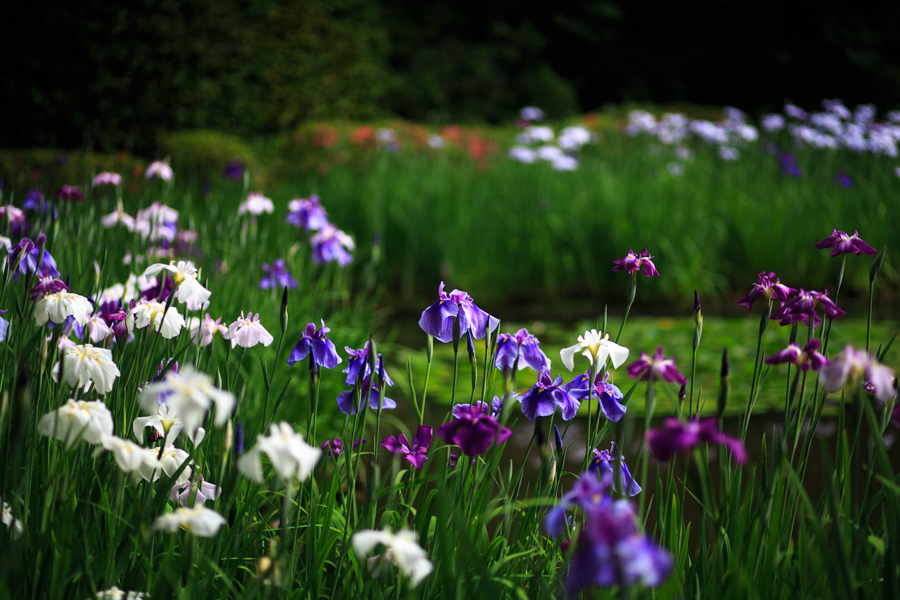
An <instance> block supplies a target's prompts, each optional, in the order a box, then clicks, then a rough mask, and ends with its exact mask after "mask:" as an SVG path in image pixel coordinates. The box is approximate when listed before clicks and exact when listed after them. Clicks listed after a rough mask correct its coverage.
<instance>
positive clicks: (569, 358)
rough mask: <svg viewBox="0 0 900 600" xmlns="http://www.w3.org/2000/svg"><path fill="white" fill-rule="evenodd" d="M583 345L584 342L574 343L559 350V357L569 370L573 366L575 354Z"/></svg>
mask: <svg viewBox="0 0 900 600" xmlns="http://www.w3.org/2000/svg"><path fill="white" fill-rule="evenodd" d="M584 347H585V346H584V344H575V345H574V346H569V347H568V348H563V349H562V350H560V351H559V357H560V358H561V359H562V362H563V364H564V365H565V366H566V368H567V369H568V370H569V371H571V370H572V369H574V368H575V355H576V354H577V353H578V352H580V351H581V350H583V349H584Z"/></svg>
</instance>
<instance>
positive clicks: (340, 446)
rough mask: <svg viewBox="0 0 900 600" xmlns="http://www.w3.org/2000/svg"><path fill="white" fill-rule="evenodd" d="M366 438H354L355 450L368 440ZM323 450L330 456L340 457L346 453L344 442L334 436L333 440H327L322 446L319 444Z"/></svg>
mask: <svg viewBox="0 0 900 600" xmlns="http://www.w3.org/2000/svg"><path fill="white" fill-rule="evenodd" d="M368 441H369V440H367V439H366V438H363V439H361V440H353V450H356V449H357V448H359V446H360V445H361V444H365V443H366V442H368ZM319 447H320V448H321V449H322V450H323V451H325V452H326V453H327V454H328V456H329V457H331V458H338V457H340V456H343V455H344V442H343V441H342V440H341V438H334V439H333V440H325V442H323V443H322V445H321V446H319Z"/></svg>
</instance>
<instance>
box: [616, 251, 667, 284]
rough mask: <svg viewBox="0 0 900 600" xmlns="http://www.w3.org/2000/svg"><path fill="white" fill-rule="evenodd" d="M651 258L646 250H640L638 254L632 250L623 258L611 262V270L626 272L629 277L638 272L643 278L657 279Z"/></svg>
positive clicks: (656, 272) (657, 273) (657, 272)
mask: <svg viewBox="0 0 900 600" xmlns="http://www.w3.org/2000/svg"><path fill="white" fill-rule="evenodd" d="M653 258H654V257H653V256H651V255H650V252H648V251H647V249H646V248H644V249H643V250H641V252H640V254H635V253H634V250H631V249H629V250H628V254H626V255H625V257H624V258H620V259H618V260H614V261H613V268H612V270H613V271H626V272H627V273H628V274H629V275H632V274H634V273H637V272H638V271H640V272H641V273H643V274H644V277H659V271H657V270H656V265H654V264H653Z"/></svg>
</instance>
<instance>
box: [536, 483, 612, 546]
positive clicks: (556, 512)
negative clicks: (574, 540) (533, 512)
mask: <svg viewBox="0 0 900 600" xmlns="http://www.w3.org/2000/svg"><path fill="white" fill-rule="evenodd" d="M611 483H612V478H611V477H609V478H600V477H598V474H597V473H595V472H592V471H589V472H586V473H582V474H581V477H579V478H578V481H576V482H575V485H573V486H572V489H570V490H569V491H568V492H566V493H565V494H564V495H563V497H562V498H561V499H560V501H559V503H558V504H557V505H556V506H554V507H553V508H551V509H550V510H549V512H547V516H546V517H544V531H546V532H547V535H549V536H551V537H559V536H560V535H562V534H563V532H564V531H565V529H566V512H568V511H569V510H571V509H573V508H575V507H580V508H582V509H587V508H588V507H590V506H599V505H601V504H609V503H610V502H612V500H611V499H610V497H609V488H610V485H611Z"/></svg>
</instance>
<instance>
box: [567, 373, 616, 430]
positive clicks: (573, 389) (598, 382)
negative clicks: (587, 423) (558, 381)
mask: <svg viewBox="0 0 900 600" xmlns="http://www.w3.org/2000/svg"><path fill="white" fill-rule="evenodd" d="M589 381H590V374H589V373H582V374H581V375H578V376H577V377H575V379H573V380H572V381H570V382H569V383H567V384H565V385H564V386H562V387H563V389H564V390H565V391H567V392H568V393H569V395H571V396H572V397H573V398H575V399H576V400H578V401H579V402H584V401H585V400H587V399H588V398H589V397H590V396H593V397H594V398H597V399H598V400H599V402H600V411H601V412H602V413H603V416H605V417H606V418H607V419H609V420H610V421H612V422H613V423H618V422H619V420H620V419H621V418H622V417H623V416H624V415H625V412H626V411H627V410H628V408H627V407H626V406H625V405H624V404H622V400H623V399H624V396H623V395H622V391H621V390H620V389H619V388H618V387H616V386H614V385H613V384H611V383H610V382H609V373H608V372H607V373H606V374H605V375H604V376H603V377H602V378H601V377H600V374H599V373H598V374H597V376H596V377H595V378H594V391H593V393H592V394H589V392H590V385H589V384H588V382H589Z"/></svg>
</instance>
